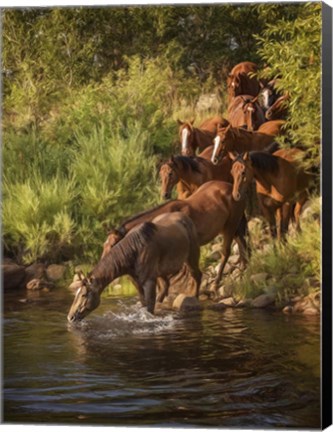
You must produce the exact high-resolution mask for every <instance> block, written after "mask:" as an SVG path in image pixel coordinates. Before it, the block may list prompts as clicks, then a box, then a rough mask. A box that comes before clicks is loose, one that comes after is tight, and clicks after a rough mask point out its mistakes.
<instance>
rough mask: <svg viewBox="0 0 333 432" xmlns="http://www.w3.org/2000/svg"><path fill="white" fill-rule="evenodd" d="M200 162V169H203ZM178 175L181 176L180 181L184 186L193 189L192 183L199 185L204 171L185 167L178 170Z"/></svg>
mask: <svg viewBox="0 0 333 432" xmlns="http://www.w3.org/2000/svg"><path fill="white" fill-rule="evenodd" d="M199 164H200V170H201V169H202V164H201V163H199ZM177 175H178V178H179V182H181V183H183V184H184V186H186V188H187V189H190V190H192V189H191V188H192V185H193V184H194V185H198V184H201V182H202V177H203V175H202V173H201V172H200V173H199V172H196V171H194V170H193V169H192V168H190V169H187V170H186V169H183V170H182V171H180V170H177Z"/></svg>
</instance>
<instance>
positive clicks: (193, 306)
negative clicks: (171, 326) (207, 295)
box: [172, 294, 202, 312]
mask: <svg viewBox="0 0 333 432" xmlns="http://www.w3.org/2000/svg"><path fill="white" fill-rule="evenodd" d="M172 308H173V309H176V310H178V311H180V312H185V311H193V310H200V309H202V307H201V305H200V303H199V300H198V299H197V298H196V297H190V296H186V295H185V294H179V295H178V296H177V297H176V298H175V300H174V302H173V305H172Z"/></svg>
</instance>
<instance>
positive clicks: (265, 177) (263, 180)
mask: <svg viewBox="0 0 333 432" xmlns="http://www.w3.org/2000/svg"><path fill="white" fill-rule="evenodd" d="M253 176H254V178H255V180H256V181H257V182H258V183H260V184H261V186H262V187H263V188H264V189H265V190H266V191H268V192H270V191H271V189H272V186H275V181H274V177H273V176H272V175H271V174H270V173H269V172H267V171H263V170H260V169H258V168H253Z"/></svg>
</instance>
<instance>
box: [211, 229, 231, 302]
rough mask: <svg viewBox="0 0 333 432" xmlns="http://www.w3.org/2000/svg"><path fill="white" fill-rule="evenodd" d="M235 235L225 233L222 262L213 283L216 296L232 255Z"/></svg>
mask: <svg viewBox="0 0 333 432" xmlns="http://www.w3.org/2000/svg"><path fill="white" fill-rule="evenodd" d="M233 237H234V235H230V234H224V238H223V247H222V258H221V264H220V267H219V270H218V272H217V275H216V278H215V281H214V283H213V291H214V294H215V296H216V295H217V289H218V287H219V283H220V282H221V279H222V274H223V270H224V267H225V265H226V263H227V261H228V259H229V256H230V252H231V243H232V240H233Z"/></svg>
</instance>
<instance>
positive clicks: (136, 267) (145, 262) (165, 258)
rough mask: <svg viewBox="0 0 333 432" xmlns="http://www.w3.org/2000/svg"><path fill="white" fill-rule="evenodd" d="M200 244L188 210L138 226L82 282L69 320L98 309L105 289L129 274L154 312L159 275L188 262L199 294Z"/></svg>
mask: <svg viewBox="0 0 333 432" xmlns="http://www.w3.org/2000/svg"><path fill="white" fill-rule="evenodd" d="M199 258H200V247H199V244H198V239H197V233H196V230H195V227H194V225H193V222H192V221H191V219H190V218H189V217H188V216H186V215H185V214H184V213H180V212H175V213H166V214H161V215H159V216H157V217H156V218H154V219H153V220H152V222H144V223H141V224H139V225H137V226H136V227H134V228H133V229H132V230H131V231H130V232H129V233H128V235H127V236H126V237H124V238H123V239H122V240H121V241H120V242H119V243H118V244H117V245H116V246H115V247H113V248H112V249H111V251H110V252H109V253H108V254H107V255H106V256H104V257H103V258H102V259H101V260H100V261H99V262H98V264H97V265H96V266H95V267H94V269H93V270H92V272H91V273H90V275H89V277H87V278H85V279H84V280H83V281H82V286H81V287H80V288H79V289H78V291H77V293H76V295H75V298H74V301H73V304H72V307H71V308H70V311H69V313H68V317H67V318H68V321H70V322H73V321H79V320H81V319H83V318H84V317H85V316H86V315H88V314H89V313H90V312H91V311H93V310H94V309H96V308H97V306H98V305H99V303H100V296H101V293H102V291H103V290H104V288H105V287H106V286H107V285H108V284H109V283H111V282H112V281H113V280H114V279H116V278H118V277H120V276H122V275H125V274H128V275H130V276H131V278H132V280H133V281H135V285H136V287H137V289H138V292H139V296H140V300H141V303H142V305H143V306H147V310H148V312H150V313H152V314H153V313H154V308H155V302H156V282H157V278H162V279H164V280H168V278H169V277H170V276H172V275H174V274H177V273H178V272H179V271H180V270H181V269H182V267H183V264H186V265H187V268H188V269H189V271H190V274H191V276H192V277H193V279H194V280H195V282H196V290H195V295H196V296H197V297H198V295H199V288H200V282H201V271H200V269H199Z"/></svg>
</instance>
